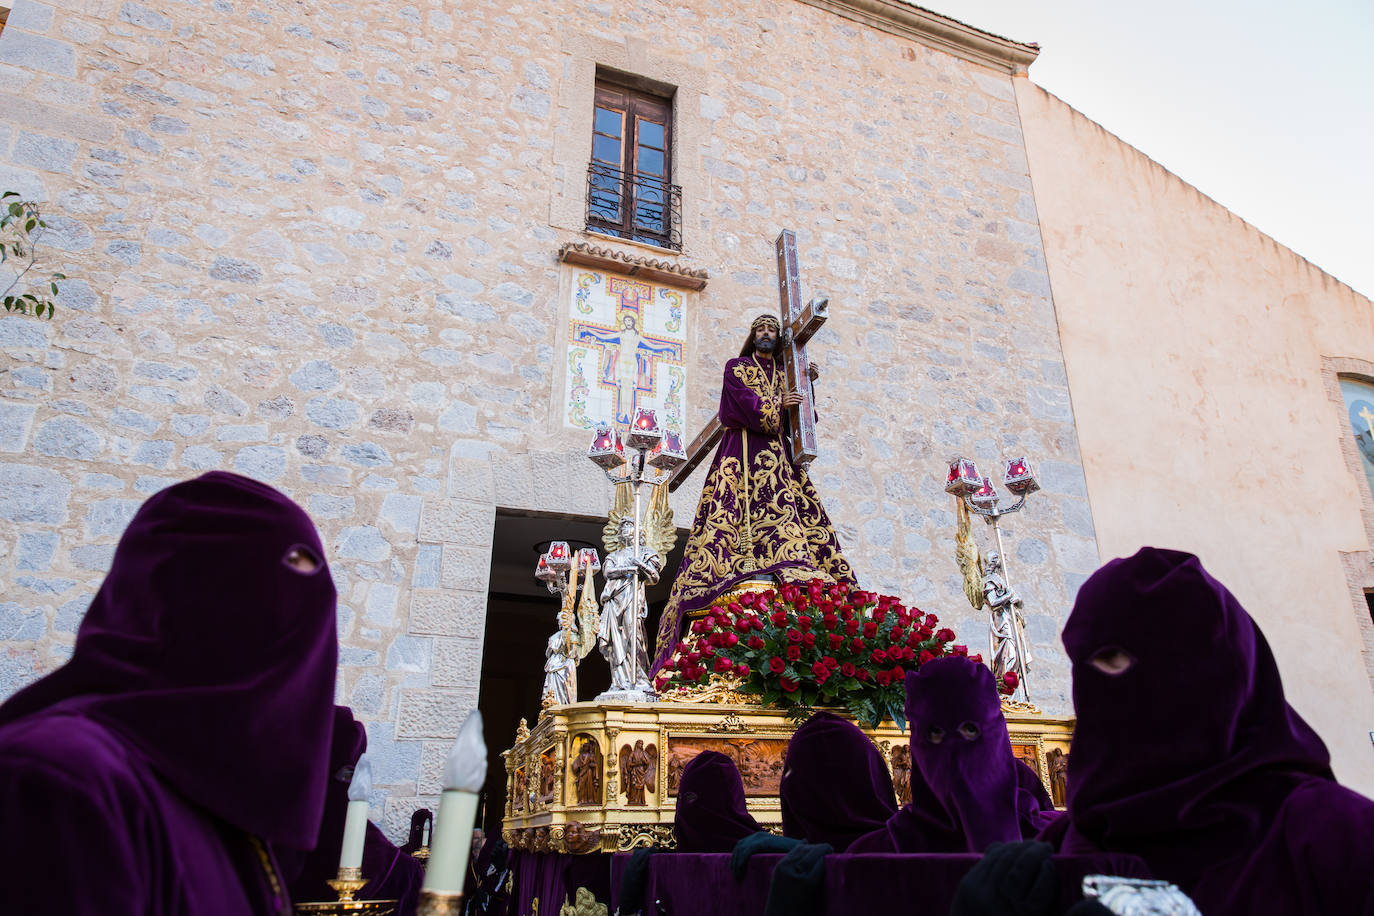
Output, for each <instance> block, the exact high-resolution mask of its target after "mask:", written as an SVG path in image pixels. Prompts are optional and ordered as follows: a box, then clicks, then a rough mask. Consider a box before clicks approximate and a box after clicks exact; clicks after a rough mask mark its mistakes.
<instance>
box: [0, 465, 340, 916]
mask: <svg viewBox="0 0 1374 916" xmlns="http://www.w3.org/2000/svg"><path fill="white" fill-rule="evenodd" d="M293 551H297V552H301V553H304V554H308V555H310V556H312V557H313V558H314V559H315V560H316V562H317V563H318V567H317V568H316V569H315V570H314V571H313V572H303V571H301V570H299V569H297V568H293V567H292V566H289V565H288V564H287V563H286V562H285V558H286V557H287V555H288V554H290V553H292V552H293ZM334 620H335V602H334V584H333V581H332V580H331V578H330V575H329V570H328V567H327V566H326V565H325V563H324V549H323V547H322V546H321V544H320V540H319V537H318V535H317V534H316V532H315V527H314V525H313V524H311V522H310V519H309V517H308V516H306V514H305V513H304V512H303V511H301V509H300V508H299V507H297V506H296V505H295V504H294V503H292V502H291V500H289V499H287V498H286V497H285V496H283V495H282V494H280V493H278V492H277V491H276V490H273V489H272V488H270V487H268V486H265V485H263V484H260V483H257V482H256V481H252V480H248V479H247V478H243V477H239V476H237V475H234V474H226V473H221V472H214V473H210V474H206V475H204V476H202V477H199V478H197V479H195V480H192V481H188V482H186V483H181V484H177V485H176V486H173V487H169V488H168V489H166V490H163V491H162V492H160V493H158V494H156V495H155V496H153V497H151V498H150V499H149V500H148V501H147V502H146V503H144V505H143V506H142V508H140V509H139V511H138V512H137V514H135V516H134V518H133V520H132V521H131V522H130V524H129V527H128V529H127V530H126V531H125V533H124V535H123V537H122V538H121V539H120V542H119V546H118V548H117V549H116V551H115V556H114V561H113V564H112V565H111V568H110V571H109V574H108V575H107V576H106V577H105V581H104V582H103V583H102V584H101V587H100V590H99V591H98V592H97V594H96V596H95V598H94V599H93V600H92V602H91V606H90V609H89V610H88V611H87V613H86V616H85V618H84V619H83V621H82V623H81V626H80V628H79V629H78V631H77V636H76V645H75V647H74V650H73V653H72V657H71V659H70V660H69V661H68V662H67V664H66V665H64V666H63V667H61V668H59V669H58V670H57V671H55V672H53V673H52V674H50V675H48V676H47V677H45V678H43V679H42V680H40V681H37V682H36V683H34V684H32V685H30V686H29V687H27V688H25V689H24V690H22V691H20V692H19V693H17V694H15V695H14V696H13V697H11V698H10V699H9V701H8V702H6V703H5V704H4V705H3V706H0V825H3V826H2V827H0V863H4V864H3V866H0V868H3V876H2V877H0V899H3V900H4V908H5V911H6V912H14V913H25V914H28V916H35V914H39V916H41V914H63V916H72V914H101V916H120V914H140V916H164V914H176V916H181V914H192V913H194V914H197V916H220V914H223V916H231V914H232V916H242V914H273V916H277V914H283V913H288V914H289V913H290V902H289V900H288V897H287V893H286V889H285V886H284V883H283V881H282V878H281V876H280V872H279V869H278V868H277V866H276V863H275V858H274V856H273V852H272V850H273V848H274V847H278V848H280V847H296V848H309V847H311V846H313V845H314V843H315V839H316V837H317V835H318V833H319V824H320V812H321V809H322V808H323V804H324V790H325V783H326V781H327V778H328V774H327V766H328V763H329V740H330V723H331V718H332V710H333V695H334V676H335V667H336V660H337V652H338V647H337V638H336V635H335V622H334Z"/></svg>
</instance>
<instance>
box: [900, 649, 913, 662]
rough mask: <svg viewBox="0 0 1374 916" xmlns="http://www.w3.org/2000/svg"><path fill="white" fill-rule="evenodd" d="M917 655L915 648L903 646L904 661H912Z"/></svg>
mask: <svg viewBox="0 0 1374 916" xmlns="http://www.w3.org/2000/svg"><path fill="white" fill-rule="evenodd" d="M915 657H916V650H915V649H913V648H911V646H903V647H902V661H907V662H909V661H911V660H912V659H913V658H915Z"/></svg>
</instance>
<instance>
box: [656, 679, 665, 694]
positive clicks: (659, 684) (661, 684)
mask: <svg viewBox="0 0 1374 916" xmlns="http://www.w3.org/2000/svg"><path fill="white" fill-rule="evenodd" d="M667 686H668V679H667V678H666V677H657V678H654V689H655V690H658V691H660V692H661V691H662V690H663V688H664V687H667Z"/></svg>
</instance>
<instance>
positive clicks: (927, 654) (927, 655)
mask: <svg viewBox="0 0 1374 916" xmlns="http://www.w3.org/2000/svg"><path fill="white" fill-rule="evenodd" d="M933 658H935V656H934V655H932V654H931V651H930V650H929V649H926V650H925V651H924V652H922V653H921V664H923V665H924V664H925V663H926V662H928V661H930V660H931V659H933Z"/></svg>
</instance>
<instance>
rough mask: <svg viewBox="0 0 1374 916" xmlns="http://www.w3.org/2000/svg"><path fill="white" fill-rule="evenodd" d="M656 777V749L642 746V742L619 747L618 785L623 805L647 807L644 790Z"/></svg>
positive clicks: (650, 746) (652, 746) (651, 746)
mask: <svg viewBox="0 0 1374 916" xmlns="http://www.w3.org/2000/svg"><path fill="white" fill-rule="evenodd" d="M657 776H658V748H657V747H655V746H654V745H652V744H651V745H649V746H648V747H645V746H644V742H643V740H639V741H636V742H635V746H634V747H633V748H631V747H630V746H629V745H628V744H623V745H621V746H620V785H621V786H623V789H622V790H621V791H623V792H624V793H625V804H626V805H634V806H636V807H638V806H642V805H647V804H648V801H646V800H645V798H644V790H645V789H646V788H647V787H648V786H650V785H652V784H653V783H654V780H655V779H656V778H657Z"/></svg>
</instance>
